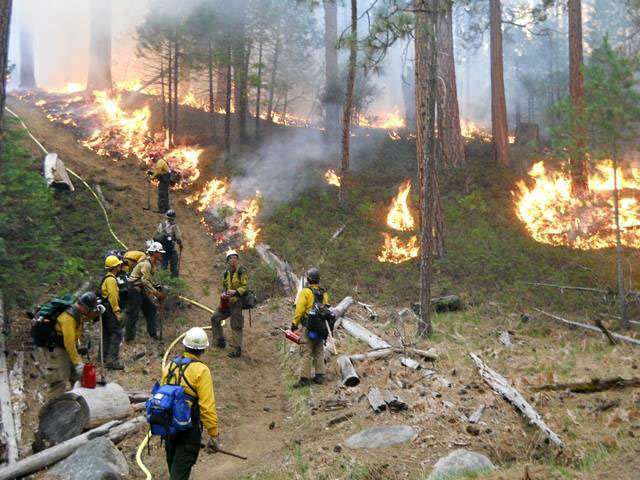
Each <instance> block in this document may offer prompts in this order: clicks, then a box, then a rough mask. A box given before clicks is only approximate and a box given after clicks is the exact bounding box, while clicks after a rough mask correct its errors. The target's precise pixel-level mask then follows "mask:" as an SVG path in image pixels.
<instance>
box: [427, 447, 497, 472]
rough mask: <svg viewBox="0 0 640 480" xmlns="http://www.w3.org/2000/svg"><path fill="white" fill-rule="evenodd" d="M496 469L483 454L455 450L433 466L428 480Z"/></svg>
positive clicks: (461, 449)
mask: <svg viewBox="0 0 640 480" xmlns="http://www.w3.org/2000/svg"><path fill="white" fill-rule="evenodd" d="M493 468H495V467H494V465H493V463H491V460H489V458H488V457H486V456H485V455H482V454H481V453H476V452H471V451H469V450H465V449H464V448H459V449H458V450H454V451H453V452H451V453H450V454H449V455H447V456H446V457H443V458H441V459H440V460H438V461H437V462H436V464H435V465H434V466H433V470H432V471H431V473H430V474H429V476H428V477H427V480H445V479H447V478H457V477H459V476H462V475H466V474H470V473H479V472H484V471H487V470H491V469H493Z"/></svg>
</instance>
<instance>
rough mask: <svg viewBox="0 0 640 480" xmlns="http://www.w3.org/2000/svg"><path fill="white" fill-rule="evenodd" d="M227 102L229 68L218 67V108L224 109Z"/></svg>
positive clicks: (218, 109) (219, 109)
mask: <svg viewBox="0 0 640 480" xmlns="http://www.w3.org/2000/svg"><path fill="white" fill-rule="evenodd" d="M226 104H227V69H226V68H220V67H218V69H217V71H216V110H217V111H221V110H224V109H225V108H226V107H225V105H226Z"/></svg>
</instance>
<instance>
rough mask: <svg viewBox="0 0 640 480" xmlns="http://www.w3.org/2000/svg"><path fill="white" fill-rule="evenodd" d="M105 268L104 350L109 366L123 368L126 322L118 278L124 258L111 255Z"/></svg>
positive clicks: (107, 365) (103, 295) (103, 286)
mask: <svg viewBox="0 0 640 480" xmlns="http://www.w3.org/2000/svg"><path fill="white" fill-rule="evenodd" d="M104 268H105V269H106V270H107V274H106V275H105V276H104V278H103V279H102V283H101V284H100V293H101V296H102V304H103V305H104V307H105V312H104V313H103V314H102V352H103V356H104V360H105V362H106V365H105V366H106V367H107V368H109V369H111V370H123V369H124V366H123V365H122V363H120V361H119V360H118V357H119V352H120V343H121V342H122V329H123V326H124V324H123V322H122V310H121V307H120V305H121V298H120V287H119V286H118V280H117V278H116V277H117V276H118V275H119V274H120V272H122V260H120V259H119V258H118V257H116V256H115V255H110V256H108V257H107V258H106V259H105V261H104Z"/></svg>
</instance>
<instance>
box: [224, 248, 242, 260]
mask: <svg viewBox="0 0 640 480" xmlns="http://www.w3.org/2000/svg"><path fill="white" fill-rule="evenodd" d="M232 255H235V256H236V257H238V258H240V255H238V252H236V251H235V250H227V260H229V257H230V256H232Z"/></svg>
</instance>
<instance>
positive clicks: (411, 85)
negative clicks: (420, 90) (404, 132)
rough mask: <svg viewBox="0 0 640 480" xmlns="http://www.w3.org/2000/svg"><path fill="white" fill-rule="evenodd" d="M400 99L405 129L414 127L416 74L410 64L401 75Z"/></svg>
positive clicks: (411, 129)
mask: <svg viewBox="0 0 640 480" xmlns="http://www.w3.org/2000/svg"><path fill="white" fill-rule="evenodd" d="M401 80H402V99H403V101H404V121H405V124H406V126H407V129H409V130H410V131H415V129H416V75H415V72H414V68H413V67H412V66H408V67H407V72H406V75H405V74H404V73H403V74H402V75H401Z"/></svg>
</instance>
